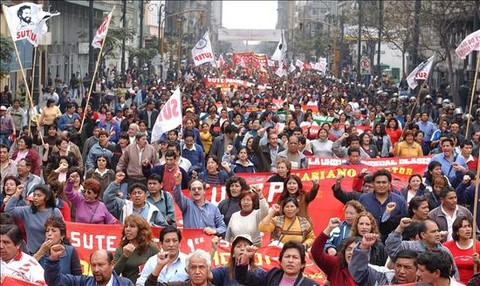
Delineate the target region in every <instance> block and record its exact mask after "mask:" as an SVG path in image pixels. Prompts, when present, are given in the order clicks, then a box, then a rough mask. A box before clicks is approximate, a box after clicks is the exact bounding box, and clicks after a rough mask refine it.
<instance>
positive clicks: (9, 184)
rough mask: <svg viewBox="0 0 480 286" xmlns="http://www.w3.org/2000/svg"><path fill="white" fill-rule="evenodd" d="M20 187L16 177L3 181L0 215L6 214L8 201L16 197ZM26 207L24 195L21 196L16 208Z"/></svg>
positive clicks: (0, 196) (0, 195) (0, 194)
mask: <svg viewBox="0 0 480 286" xmlns="http://www.w3.org/2000/svg"><path fill="white" fill-rule="evenodd" d="M19 185H20V181H19V180H18V179H17V177H15V176H6V177H5V178H4V180H3V188H2V193H0V213H2V212H4V210H5V206H6V205H7V203H8V200H10V198H11V197H12V196H13V195H15V192H16V191H17V186H19ZM24 205H25V201H24V198H23V195H22V194H20V197H19V198H18V200H17V202H16V205H15V206H14V207H21V206H24Z"/></svg>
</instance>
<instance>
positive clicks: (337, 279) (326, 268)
mask: <svg viewBox="0 0 480 286" xmlns="http://www.w3.org/2000/svg"><path fill="white" fill-rule="evenodd" d="M339 226H340V219H338V218H331V219H330V221H329V223H328V225H327V227H326V228H325V229H324V230H323V232H322V233H321V234H320V235H319V236H318V237H317V238H316V239H315V242H314V243H313V245H312V251H311V253H312V258H313V260H314V261H315V263H316V264H317V266H318V267H319V268H320V269H322V271H323V272H324V273H325V274H326V275H327V279H328V281H329V282H330V284H331V285H357V283H355V280H354V279H353V277H352V276H351V275H350V272H349V271H348V264H349V263H350V260H351V258H352V253H353V249H354V248H355V247H356V246H357V241H358V240H359V239H360V238H358V237H349V238H346V239H345V240H344V241H343V242H342V243H341V247H340V251H339V252H338V254H337V255H336V256H332V255H328V254H327V253H325V251H323V249H324V247H325V243H326V242H327V239H328V238H329V237H330V235H331V233H332V231H333V230H334V229H335V228H337V227H339Z"/></svg>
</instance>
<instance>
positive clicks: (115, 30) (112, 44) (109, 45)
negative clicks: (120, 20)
mask: <svg viewBox="0 0 480 286" xmlns="http://www.w3.org/2000/svg"><path fill="white" fill-rule="evenodd" d="M114 19H115V18H113V17H112V20H111V22H110V26H109V28H108V35H107V37H106V40H105V45H104V46H103V57H104V58H107V57H111V58H114V59H116V58H118V56H117V55H116V54H115V53H114V50H115V48H118V47H121V44H122V40H123V39H125V40H126V41H127V42H128V41H131V40H133V37H134V36H135V35H136V34H137V32H136V31H135V29H133V28H122V27H117V26H115V22H114Z"/></svg>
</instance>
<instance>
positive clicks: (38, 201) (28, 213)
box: [5, 185, 63, 254]
mask: <svg viewBox="0 0 480 286" xmlns="http://www.w3.org/2000/svg"><path fill="white" fill-rule="evenodd" d="M22 192H23V185H18V186H17V191H16V192H15V194H14V195H13V196H12V197H11V198H10V200H8V203H7V206H6V208H5V211H6V212H9V213H11V214H12V215H13V216H14V217H15V218H16V219H20V220H22V221H23V224H24V225H25V231H26V235H27V251H28V253H32V254H33V253H35V252H36V251H37V250H38V248H39V247H40V245H42V243H43V241H44V240H45V226H44V225H45V221H46V220H47V218H48V217H50V216H52V215H54V216H58V217H60V218H62V219H63V217H62V214H61V213H60V210H58V209H57V208H56V207H55V205H56V204H55V197H54V196H53V192H52V191H51V190H50V189H49V188H47V187H45V186H44V185H36V186H35V187H34V188H33V204H32V206H23V207H21V206H16V205H17V201H18V200H19V199H20V196H21V194H22Z"/></svg>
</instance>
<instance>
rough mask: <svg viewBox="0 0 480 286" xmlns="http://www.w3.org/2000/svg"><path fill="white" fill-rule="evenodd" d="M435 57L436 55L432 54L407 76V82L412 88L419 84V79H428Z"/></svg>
mask: <svg viewBox="0 0 480 286" xmlns="http://www.w3.org/2000/svg"><path fill="white" fill-rule="evenodd" d="M434 58H435V55H433V56H431V57H430V58H429V59H428V60H427V61H426V62H422V63H421V64H419V65H418V66H417V67H416V68H415V69H414V70H413V71H412V72H411V73H410V74H409V75H408V76H407V83H408V86H409V87H410V88H411V89H415V88H416V87H417V86H418V83H417V80H427V79H428V75H429V74H430V70H431V69H432V65H433V59H434Z"/></svg>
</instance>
